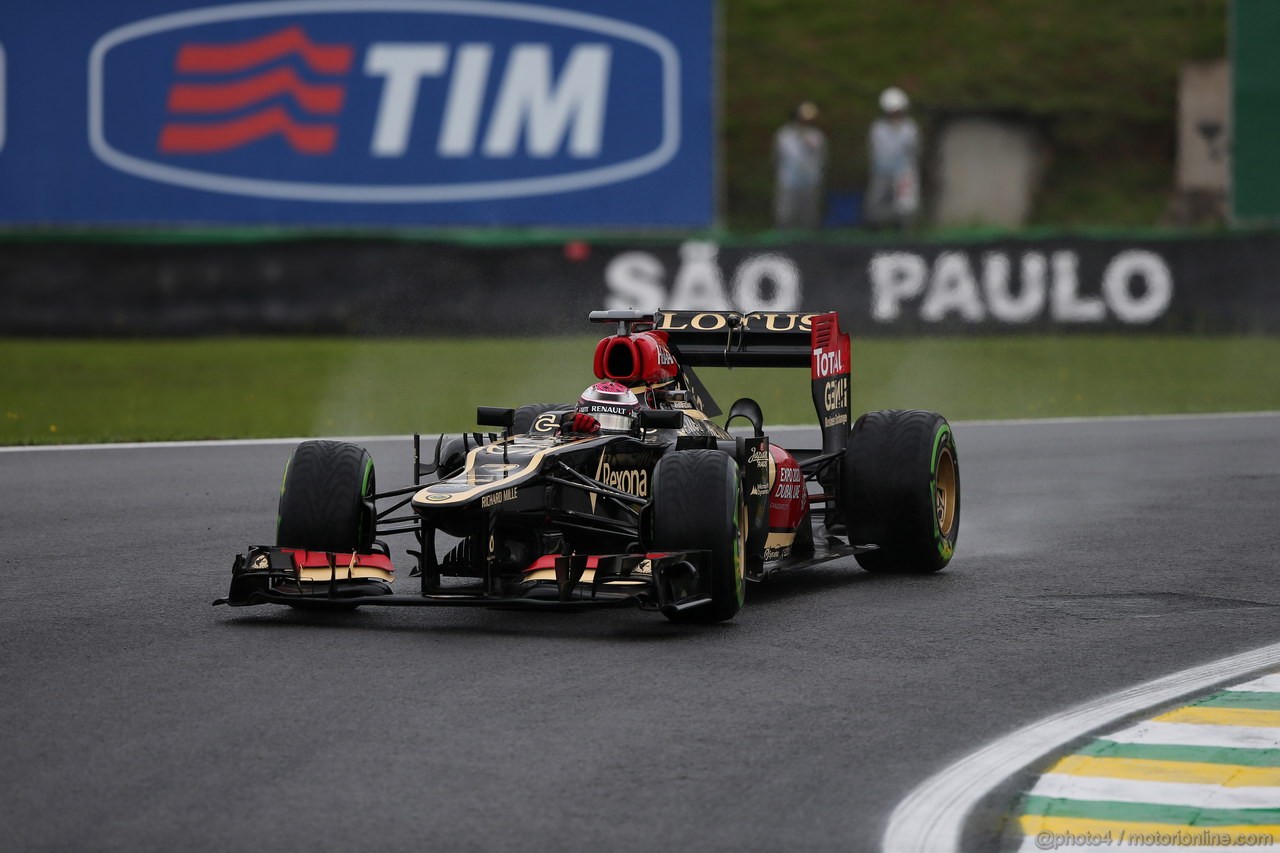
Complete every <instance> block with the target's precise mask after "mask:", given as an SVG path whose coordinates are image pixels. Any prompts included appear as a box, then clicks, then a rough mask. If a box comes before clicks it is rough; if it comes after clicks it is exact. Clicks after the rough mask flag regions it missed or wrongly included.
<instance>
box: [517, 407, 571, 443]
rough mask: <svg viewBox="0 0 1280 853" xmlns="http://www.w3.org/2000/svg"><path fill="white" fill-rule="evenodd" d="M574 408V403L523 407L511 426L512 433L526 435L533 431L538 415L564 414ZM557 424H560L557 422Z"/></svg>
mask: <svg viewBox="0 0 1280 853" xmlns="http://www.w3.org/2000/svg"><path fill="white" fill-rule="evenodd" d="M572 408H574V404H573V403H530V404H528V405H527V406H521V407H520V408H518V409H516V414H515V418H514V419H513V421H512V424H511V432H513V433H514V434H516V435H525V434H527V433H528V432H529V430H531V429H533V424H534V422H535V421H537V419H538V415H545V414H546V413H547V412H557V411H559V412H562V411H564V410H565V409H572ZM556 423H559V421H558V420H557V421H556Z"/></svg>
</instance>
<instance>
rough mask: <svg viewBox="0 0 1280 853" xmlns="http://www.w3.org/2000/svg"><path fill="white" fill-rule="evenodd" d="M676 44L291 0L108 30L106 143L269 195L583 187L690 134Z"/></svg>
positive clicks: (584, 25)
mask: <svg viewBox="0 0 1280 853" xmlns="http://www.w3.org/2000/svg"><path fill="white" fill-rule="evenodd" d="M679 73H680V72H679V56H678V54H677V52H676V50H675V48H674V46H673V45H672V44H671V42H670V41H669V40H668V39H666V38H665V37H664V36H662V35H660V34H658V33H655V32H653V31H652V30H649V29H646V28H643V27H640V26H637V25H635V24H631V23H628V22H625V21H619V20H615V19H612V18H607V17H603V16H600V15H594V14H586V13H581V12H574V11H569V10H564V9H556V8H549V7H544V6H535V5H525V4H516V3H490V2H484V1H483V0H474V2H463V0H360V2H357V0H284V1H283V2H273V3H247V4H236V5H229V6H222V7H210V8H205V9H195V10H191V11H186V12H179V13H174V14H169V15H162V16H159V17H155V18H147V19H145V20H142V21H137V22H135V23H132V24H128V25H126V26H123V27H120V28H118V29H115V30H112V31H111V32H109V33H107V34H106V35H104V36H103V37H102V38H100V39H99V40H98V41H97V43H96V44H95V45H94V47H93V51H92V53H91V56H90V60H89V135H90V144H91V146H92V148H93V151H94V153H95V154H96V155H97V156H98V157H99V158H100V159H101V160H103V161H104V162H105V163H107V164H108V165H110V166H112V167H114V168H116V169H119V170H121V171H123V172H127V173H129V174H132V175H135V176H137V177H140V178H145V179H148V180H152V181H159V182H162V183H168V184H176V185H178V186H183V187H190V188H195V189H202V190H209V191H213V192H221V193H231V194H238V195H247V196H256V197H261V198H273V199H291V200H304V201H329V202H351V203H410V202H451V201H474V200H482V199H501V198H515V197H524V196H536V195H547V194H553V193H560V192H568V191H572V190H580V189H588V188H591V187H598V186H603V185H607V184H611V183H615V182H618V181H624V180H629V179H631V178H635V177H638V176H640V175H644V174H646V173H648V172H652V171H654V170H656V169H658V168H661V167H662V166H663V165H664V164H666V163H667V162H668V161H670V160H671V158H672V157H673V156H674V155H675V153H676V151H677V149H678V148H679V144H680V126H679V115H680V103H679V98H680V92H679V88H678V82H679Z"/></svg>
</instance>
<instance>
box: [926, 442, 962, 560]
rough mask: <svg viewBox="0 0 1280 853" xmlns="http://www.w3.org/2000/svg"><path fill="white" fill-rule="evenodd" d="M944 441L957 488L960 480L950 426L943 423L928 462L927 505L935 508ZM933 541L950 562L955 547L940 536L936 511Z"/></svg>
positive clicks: (940, 528) (940, 530) (940, 553)
mask: <svg viewBox="0 0 1280 853" xmlns="http://www.w3.org/2000/svg"><path fill="white" fill-rule="evenodd" d="M948 439H949V440H948ZM944 441H945V443H946V444H949V445H950V446H951V460H952V464H954V465H955V466H956V469H957V472H956V483H957V487H958V485H959V480H960V475H959V467H960V465H959V462H958V461H957V460H956V451H955V440H954V439H952V438H951V425H950V424H947V423H943V424H942V426H940V427H939V428H938V431H937V433H936V434H935V435H934V437H933V454H932V458H931V459H930V461H929V499H930V500H929V503H930V505H932V506H937V503H938V461H939V460H940V459H941V458H942V447H943V444H944ZM957 491H958V489H957ZM953 529H954V525H953ZM933 540H934V543H935V544H936V545H937V547H938V555H939V556H941V557H942V559H944V560H950V559H951V557H952V555H954V554H955V545H953V544H952V542H951V540H949V539H948V538H947V537H945V536H943V535H942V524H941V522H940V521H939V520H938V513H937V512H936V511H935V512H934V513H933Z"/></svg>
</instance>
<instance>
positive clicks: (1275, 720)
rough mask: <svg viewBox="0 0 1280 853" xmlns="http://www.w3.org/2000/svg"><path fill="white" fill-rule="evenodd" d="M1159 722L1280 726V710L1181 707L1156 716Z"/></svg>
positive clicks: (1156, 720) (1263, 726)
mask: <svg viewBox="0 0 1280 853" xmlns="http://www.w3.org/2000/svg"><path fill="white" fill-rule="evenodd" d="M1155 722H1157V723H1198V724H1201V725H1212V726H1258V727H1262V728H1268V727H1280V711H1261V710H1257V709H1255V708H1208V707H1204V706H1192V707H1190V708H1179V709H1178V710H1176V711H1170V712H1169V713H1167V714H1161V715H1160V716H1158V717H1156V718H1155Z"/></svg>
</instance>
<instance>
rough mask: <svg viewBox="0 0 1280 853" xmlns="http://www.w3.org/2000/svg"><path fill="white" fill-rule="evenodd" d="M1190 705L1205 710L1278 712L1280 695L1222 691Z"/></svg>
mask: <svg viewBox="0 0 1280 853" xmlns="http://www.w3.org/2000/svg"><path fill="white" fill-rule="evenodd" d="M1192 705H1194V706H1196V707H1205V708H1254V709H1256V710H1259V711H1280V693H1251V692H1249V691H1247V690H1238V691H1237V690H1224V691H1222V692H1221V693H1215V694H1213V695H1212V696H1209V697H1208V698H1205V699H1201V700H1200V701H1199V702H1193V703H1192Z"/></svg>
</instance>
